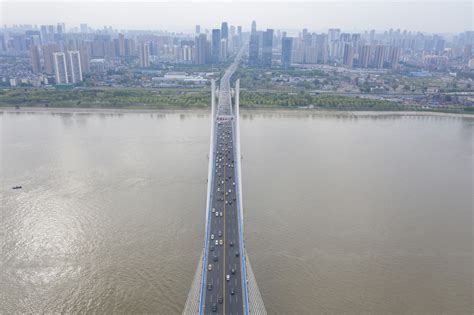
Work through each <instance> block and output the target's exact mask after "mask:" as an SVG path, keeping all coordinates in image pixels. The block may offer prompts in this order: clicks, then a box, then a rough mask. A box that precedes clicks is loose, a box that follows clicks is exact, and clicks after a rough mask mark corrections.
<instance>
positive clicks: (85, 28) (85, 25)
mask: <svg viewBox="0 0 474 315" xmlns="http://www.w3.org/2000/svg"><path fill="white" fill-rule="evenodd" d="M81 33H89V28H88V27H87V24H85V23H81Z"/></svg>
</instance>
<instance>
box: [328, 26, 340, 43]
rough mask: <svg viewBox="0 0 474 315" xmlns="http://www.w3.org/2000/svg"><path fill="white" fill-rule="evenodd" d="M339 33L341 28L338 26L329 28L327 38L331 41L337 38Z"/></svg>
mask: <svg viewBox="0 0 474 315" xmlns="http://www.w3.org/2000/svg"><path fill="white" fill-rule="evenodd" d="M340 33H341V30H340V29H338V28H330V29H329V31H328V35H329V40H330V41H331V42H333V41H335V40H338V39H339V34H340Z"/></svg>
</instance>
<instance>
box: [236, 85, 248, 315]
mask: <svg viewBox="0 0 474 315" xmlns="http://www.w3.org/2000/svg"><path fill="white" fill-rule="evenodd" d="M239 90H240V80H237V81H236V83H235V96H234V105H235V110H234V114H235V119H234V123H233V129H234V132H233V136H234V139H233V141H234V144H235V146H234V147H235V165H236V167H235V179H236V180H235V184H236V185H237V189H236V193H237V213H238V215H239V220H238V221H239V242H240V248H241V252H242V255H241V262H240V264H241V266H242V286H243V287H242V290H243V299H244V314H248V313H249V307H248V290H247V270H246V268H247V263H246V259H247V251H246V250H245V243H244V214H243V203H242V182H241V179H242V170H241V166H240V164H241V153H240V118H239V105H240V104H239Z"/></svg>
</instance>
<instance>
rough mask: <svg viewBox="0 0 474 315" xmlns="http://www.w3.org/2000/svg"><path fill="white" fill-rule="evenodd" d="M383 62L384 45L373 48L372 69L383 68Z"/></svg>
mask: <svg viewBox="0 0 474 315" xmlns="http://www.w3.org/2000/svg"><path fill="white" fill-rule="evenodd" d="M384 61H385V46H384V45H377V46H375V56H374V67H375V68H377V69H381V68H383V63H384Z"/></svg>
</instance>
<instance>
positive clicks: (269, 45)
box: [262, 29, 273, 68]
mask: <svg viewBox="0 0 474 315" xmlns="http://www.w3.org/2000/svg"><path fill="white" fill-rule="evenodd" d="M272 51H273V30H272V29H267V31H266V32H264V33H263V39H262V65H263V66H264V67H268V68H270V67H271V66H272Z"/></svg>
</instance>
